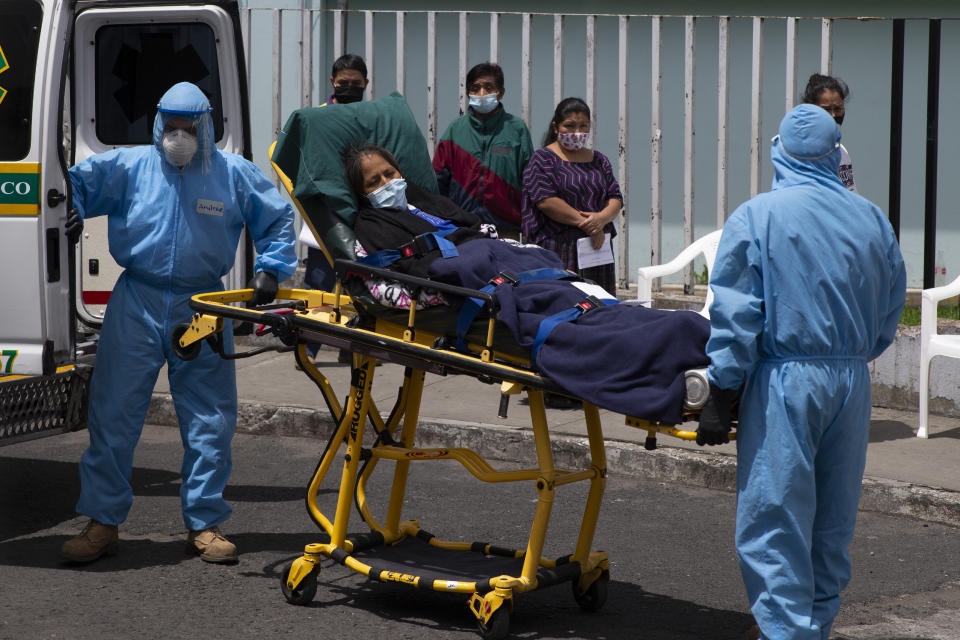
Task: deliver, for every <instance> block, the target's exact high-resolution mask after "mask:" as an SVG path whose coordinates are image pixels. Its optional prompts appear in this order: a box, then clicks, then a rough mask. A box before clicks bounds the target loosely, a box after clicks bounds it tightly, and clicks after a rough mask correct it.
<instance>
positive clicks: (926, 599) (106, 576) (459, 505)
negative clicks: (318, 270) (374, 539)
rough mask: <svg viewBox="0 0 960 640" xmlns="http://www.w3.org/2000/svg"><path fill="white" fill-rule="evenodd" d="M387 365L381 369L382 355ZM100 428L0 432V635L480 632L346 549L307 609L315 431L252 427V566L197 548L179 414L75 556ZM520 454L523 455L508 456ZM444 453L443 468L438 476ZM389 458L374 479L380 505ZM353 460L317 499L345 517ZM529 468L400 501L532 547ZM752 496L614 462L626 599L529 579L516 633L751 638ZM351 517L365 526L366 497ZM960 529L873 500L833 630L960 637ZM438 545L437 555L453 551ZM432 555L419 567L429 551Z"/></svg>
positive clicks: (574, 491)
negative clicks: (114, 531)
mask: <svg viewBox="0 0 960 640" xmlns="http://www.w3.org/2000/svg"><path fill="white" fill-rule="evenodd" d="M381 368H382V367H381ZM87 441H88V438H87V433H85V432H76V433H71V434H66V435H61V436H56V437H49V438H41V439H39V440H33V441H28V442H20V443H17V444H14V445H9V446H5V447H2V448H0V514H2V517H0V576H2V578H0V602H2V606H0V640H22V639H30V640H33V639H40V638H45V639H54V638H71V640H167V639H174V638H230V639H231V640H262V639H265V638H270V639H272V638H288V637H291V638H301V637H302V638H307V637H308V638H321V639H331V638H336V639H341V638H342V639H344V640H353V639H359V638H396V639H411V640H412V639H416V640H460V639H463V640H476V639H477V638H479V637H480V636H479V635H478V634H477V632H476V629H475V627H474V622H473V616H472V614H471V613H470V612H469V611H468V610H467V603H466V600H467V598H466V595H464V594H455V595H450V594H445V593H436V592H432V591H429V590H423V589H411V588H408V587H405V586H399V585H391V584H379V583H375V582H372V581H368V580H366V579H365V578H363V577H361V576H359V575H358V574H356V573H354V572H353V571H351V570H349V569H347V568H346V567H343V566H341V565H339V564H337V563H336V562H333V561H331V560H324V561H322V562H321V565H322V570H321V572H320V575H319V582H320V585H319V587H320V588H319V590H318V592H317V594H316V597H315V598H314V599H313V601H312V602H310V604H309V605H307V606H294V605H290V604H287V602H286V601H285V600H284V598H283V596H282V595H281V592H280V576H281V575H282V574H283V568H284V567H285V566H287V565H288V564H289V563H290V562H291V561H292V560H293V559H295V558H297V557H299V555H300V553H301V552H302V550H303V548H304V545H306V544H308V543H313V542H321V541H324V540H325V536H324V535H323V534H322V533H321V532H320V531H319V530H318V528H317V527H316V525H314V523H313V522H312V521H311V520H310V518H309V517H308V515H307V513H306V510H305V509H304V502H303V497H304V494H305V487H306V484H307V482H308V479H309V478H310V477H311V475H312V473H313V470H314V467H315V466H316V462H317V457H318V456H319V451H320V450H321V449H322V447H323V443H322V442H318V439H317V438H315V437H277V436H270V435H247V434H240V435H238V436H237V437H236V438H234V441H233V463H234V464H233V474H232V475H231V478H230V483H229V484H228V486H227V488H226V490H225V492H224V496H225V497H226V499H227V500H228V501H229V502H230V504H231V505H232V506H233V509H234V511H233V515H232V517H231V518H230V519H229V520H228V521H227V522H226V523H225V524H224V531H225V533H226V534H227V535H228V536H229V537H230V539H231V540H233V541H234V542H235V543H236V544H237V546H238V548H239V550H240V561H239V563H238V564H236V565H210V564H207V563H204V562H202V561H201V560H200V559H199V558H197V557H196V556H193V555H188V554H185V553H184V539H185V531H184V525H183V522H182V519H181V516H180V497H179V492H180V474H179V470H180V461H181V458H182V455H183V452H182V447H181V443H180V436H179V433H178V431H177V429H175V428H171V427H165V426H154V425H147V426H146V427H145V429H144V431H143V436H142V437H141V439H140V443H139V445H138V447H137V450H136V454H135V456H134V469H133V474H132V479H131V485H132V488H133V493H134V502H133V508H132V509H131V511H130V514H129V517H128V518H127V520H126V521H125V522H124V523H123V524H122V525H121V527H120V549H119V553H118V554H117V555H116V556H112V557H107V558H103V559H101V560H98V561H97V562H94V563H92V564H90V565H80V566H78V565H72V564H69V563H63V562H61V560H60V558H59V555H58V553H57V551H58V549H59V547H60V545H61V544H62V543H63V542H64V541H65V540H67V539H68V538H69V537H71V536H73V535H75V534H76V533H77V532H78V531H79V530H80V528H81V527H82V526H83V524H84V523H85V521H86V518H84V517H82V516H77V515H76V513H75V512H74V505H75V503H76V499H77V494H78V492H79V483H78V476H77V462H78V460H79V459H80V456H81V454H82V453H83V451H84V449H85V448H86V446H87ZM493 463H494V465H495V466H496V467H497V468H509V466H510V463H509V461H505V460H503V459H500V460H495V461H493ZM438 469H439V470H440V473H438ZM392 475H393V474H392V472H391V466H390V465H388V464H385V465H384V466H383V468H378V469H377V471H376V472H375V473H374V474H373V475H372V477H371V480H370V483H369V485H368V487H367V492H366V495H367V496H368V499H369V500H370V501H371V508H372V510H373V513H374V514H375V516H376V517H379V518H380V519H381V521H382V517H383V514H384V513H385V507H386V496H387V489H388V488H389V486H390V483H391V480H392ZM337 477H339V474H337V473H334V474H331V476H328V479H327V480H328V481H327V482H326V483H324V485H323V486H322V487H321V491H320V495H319V496H318V502H319V504H320V508H321V510H322V512H323V513H325V514H327V515H332V514H333V512H334V504H335V497H336V496H335V485H336V479H337ZM586 484H587V483H583V482H581V483H574V484H571V485H565V486H563V487H560V488H558V490H557V493H556V496H555V499H554V501H553V508H552V513H551V517H550V524H549V527H548V534H547V539H546V546H545V549H544V555H545V556H547V557H558V556H560V555H564V554H569V553H570V552H571V551H572V549H573V547H574V546H575V543H576V539H577V533H578V529H579V526H580V521H581V519H582V516H583V504H584V501H585V499H586V490H587V486H586ZM531 485H532V483H531V482H520V483H496V484H481V483H479V482H477V480H476V479H475V478H474V477H472V476H471V475H470V474H469V473H467V472H466V471H465V470H463V469H462V468H460V466H459V465H458V464H456V463H452V462H433V463H424V464H416V465H412V467H411V470H410V478H409V481H408V483H407V491H406V499H405V500H404V504H403V517H404V518H416V519H418V520H420V521H421V523H422V526H423V527H424V528H425V529H427V530H429V531H431V532H432V533H434V534H435V535H437V536H439V537H441V538H443V539H446V540H463V541H472V540H484V541H489V542H491V543H494V544H498V545H502V546H509V547H514V548H516V547H522V546H523V545H524V544H526V538H527V535H528V534H529V528H530V523H531V520H532V516H533V511H534V507H535V502H536V491H535V489H534V487H533V486H531ZM734 515H735V496H734V495H733V494H732V493H729V492H725V491H716V490H710V489H703V488H700V487H689V486H678V485H676V484H671V483H665V482H657V481H651V480H648V479H646V478H643V477H640V476H637V475H628V474H622V473H617V474H613V473H612V474H610V475H609V476H608V478H607V486H606V491H605V493H604V499H603V503H602V506H601V511H600V516H599V521H598V527H597V530H596V535H595V537H594V544H593V545H592V547H593V548H594V549H604V550H606V551H608V552H609V554H610V556H609V557H610V583H609V588H608V593H609V597H608V599H607V602H606V604H605V605H604V606H603V608H602V609H601V610H600V611H598V612H596V613H585V612H583V611H581V610H580V608H579V607H578V606H577V605H576V604H575V602H574V599H573V597H572V596H571V593H570V587H569V584H561V585H557V586H554V587H549V588H543V589H538V590H536V591H533V592H531V593H525V594H520V595H519V596H518V597H517V598H516V603H515V607H514V611H513V615H512V616H511V624H510V631H511V635H510V636H509V637H510V638H514V639H516V640H635V639H637V638H643V639H644V640H742V639H743V638H744V637H745V631H746V630H747V629H748V628H749V626H750V625H751V622H752V621H751V618H750V615H749V611H748V607H747V601H746V596H745V594H744V591H743V585H742V582H741V579H740V573H739V570H738V568H737V561H736V555H735V552H734V547H733V521H734ZM350 518H351V520H350V524H349V526H348V531H351V532H362V531H364V530H365V527H364V525H363V523H362V522H361V521H360V518H359V517H358V516H357V514H356V512H355V511H354V510H350ZM956 533H957V530H956V528H955V527H953V526H950V525H945V524H938V523H927V522H921V521H918V520H914V519H910V518H902V517H892V516H888V515H885V514H881V513H869V512H861V513H860V514H859V517H858V522H857V530H856V534H855V536H854V540H853V543H852V545H851V548H850V553H851V557H852V559H853V567H854V570H853V579H852V581H851V582H850V585H849V586H848V588H847V589H846V590H845V591H844V593H843V600H844V604H843V606H842V607H841V610H840V615H839V616H838V618H837V621H836V624H835V625H834V633H833V634H832V638H833V639H834V640H908V639H910V640H957V638H958V637H960V633H958V631H957V625H956V621H957V620H958V619H960V579H958V577H960V566H958V564H957V559H958V558H960V536H957V535H956ZM439 560H440V558H438V561H439ZM418 566H419V565H418Z"/></svg>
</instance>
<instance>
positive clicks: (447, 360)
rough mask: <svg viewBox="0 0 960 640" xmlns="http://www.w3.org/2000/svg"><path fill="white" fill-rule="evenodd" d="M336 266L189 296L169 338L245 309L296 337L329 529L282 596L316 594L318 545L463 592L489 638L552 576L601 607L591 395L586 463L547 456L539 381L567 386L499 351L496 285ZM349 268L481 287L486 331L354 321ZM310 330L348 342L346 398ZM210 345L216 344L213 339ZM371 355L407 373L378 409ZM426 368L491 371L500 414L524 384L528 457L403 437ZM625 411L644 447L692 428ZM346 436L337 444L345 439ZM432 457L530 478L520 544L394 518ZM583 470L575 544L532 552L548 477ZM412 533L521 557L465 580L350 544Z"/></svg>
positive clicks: (315, 488)
mask: <svg viewBox="0 0 960 640" xmlns="http://www.w3.org/2000/svg"><path fill="white" fill-rule="evenodd" d="M336 266H337V271H338V275H340V276H341V278H340V279H339V280H338V283H337V285H336V286H335V289H334V291H333V292H324V291H311V290H304V289H281V290H280V291H279V293H278V296H277V299H278V301H280V302H278V303H277V304H272V305H268V306H265V307H259V308H254V309H250V308H244V307H240V306H235V305H236V304H237V303H242V302H248V301H249V300H250V299H251V298H252V291H251V290H239V291H226V292H220V293H216V292H214V293H205V294H199V295H196V296H194V297H193V299H192V300H191V302H190V305H191V307H192V308H193V309H194V311H195V312H196V314H195V316H194V317H193V320H192V321H191V323H190V325H189V326H184V327H182V328H181V330H180V331H178V332H177V334H176V337H175V348H176V349H177V351H178V353H179V354H181V355H182V356H185V357H190V356H191V354H193V355H195V352H196V351H198V349H199V346H200V345H202V341H203V340H204V339H206V340H207V341H208V342H210V343H211V344H212V345H213V346H214V348H217V345H218V344H219V343H218V342H217V340H216V339H215V337H216V334H218V333H219V332H220V331H221V330H222V328H223V323H224V321H225V320H239V321H249V322H253V323H258V324H260V325H262V326H263V327H266V328H268V329H269V330H270V331H271V332H272V333H273V334H274V335H275V336H277V337H278V338H279V339H280V341H281V344H283V345H285V346H284V347H282V348H285V349H292V350H294V352H295V354H296V360H297V362H298V363H299V365H300V367H301V368H302V370H303V371H304V373H305V374H306V375H307V376H308V377H310V378H311V379H312V380H313V381H314V383H315V384H316V385H317V386H318V388H319V389H320V391H321V393H322V395H323V397H324V400H325V402H326V404H327V407H328V409H329V411H330V413H331V416H332V417H333V419H334V421H335V423H336V427H335V429H334V432H333V434H332V436H331V438H330V440H329V442H328V444H327V447H326V450H325V451H324V453H323V455H322V456H321V458H320V460H319V462H318V464H317V467H316V470H315V471H314V474H313V477H312V478H311V481H310V483H309V486H308V490H307V497H306V504H307V511H308V513H309V515H310V516H311V518H312V519H313V520H314V521H315V522H316V523H317V525H318V526H319V527H320V528H321V529H323V530H324V531H325V532H326V534H327V535H328V536H329V541H328V542H318V543H311V544H308V545H306V547H305V549H304V553H303V555H302V556H301V557H300V558H298V559H297V560H295V561H294V562H293V563H291V564H290V565H289V566H287V567H286V568H285V569H284V571H283V573H282V574H281V589H282V592H283V594H284V596H285V597H286V599H287V600H288V601H289V602H291V603H293V604H301V605H302V604H307V603H309V602H310V601H311V600H312V599H313V597H314V595H315V594H316V590H317V576H318V574H319V571H320V561H321V559H322V558H331V559H333V560H335V561H336V562H338V563H340V564H342V565H344V566H346V567H348V568H349V569H351V570H353V571H355V572H356V573H359V574H361V575H364V576H366V577H368V578H369V579H372V580H376V581H380V582H391V583H399V584H405V585H408V586H412V587H415V588H429V589H433V590H435V591H442V592H446V593H461V594H469V596H470V600H469V608H470V611H471V612H472V613H473V615H474V616H475V618H476V621H477V624H478V626H479V629H480V632H481V635H482V636H483V637H484V638H487V639H491V638H503V637H505V636H506V635H507V632H508V630H509V621H510V612H511V611H512V608H513V598H514V596H515V595H516V594H520V593H526V592H528V591H532V590H534V589H538V588H542V587H545V586H549V585H553V584H557V583H559V582H564V581H569V582H571V585H572V591H573V595H574V598H575V599H576V601H577V602H578V604H579V605H580V606H581V608H583V609H584V610H587V611H596V610H599V609H600V608H601V607H602V606H603V603H604V601H605V600H606V590H607V582H608V581H609V562H608V558H607V552H606V551H596V550H593V549H592V548H591V546H592V541H593V536H594V532H595V530H596V526H597V519H598V515H599V510H600V506H601V503H602V497H603V492H604V488H605V482H606V473H607V469H606V457H605V447H604V442H603V434H602V429H601V423H600V414H599V409H598V408H597V406H596V405H594V404H592V403H590V402H586V401H584V402H583V412H584V419H585V423H586V430H587V439H588V443H589V451H590V459H589V461H588V462H587V464H586V466H584V467H583V468H581V469H575V470H566V469H559V468H557V467H556V466H555V464H554V459H553V454H552V451H551V444H550V432H549V429H548V425H547V418H546V411H545V406H544V394H545V393H548V392H549V393H558V394H563V395H569V394H567V392H565V391H564V390H563V389H562V388H560V387H558V386H557V385H556V384H555V383H554V382H553V381H551V380H550V379H549V378H547V377H545V376H542V375H540V374H538V373H536V372H534V371H532V370H530V369H529V364H528V363H526V362H520V361H517V359H516V358H511V357H510V356H509V355H506V354H499V353H498V352H497V351H496V350H495V348H494V345H493V344H492V341H493V335H494V324H495V322H496V319H495V315H496V314H495V311H496V308H495V305H496V300H495V298H494V297H493V295H492V294H489V293H485V292H480V291H475V290H471V289H464V288H461V287H454V286H450V285H443V284H440V283H436V282H433V281H430V280H424V279H421V278H416V277H413V276H407V275H403V274H397V273H394V272H390V271H386V270H382V269H376V268H374V267H369V266H366V265H362V264H359V263H356V262H351V261H344V260H338V261H336ZM347 272H363V273H366V274H368V275H379V276H384V275H389V276H390V277H392V278H394V279H396V280H400V281H402V282H405V283H407V284H409V285H411V286H430V287H433V288H435V289H438V290H440V291H441V292H443V293H445V294H450V295H460V296H469V297H475V298H480V299H483V300H486V301H487V302H488V304H491V305H493V311H494V312H493V313H491V314H490V318H489V319H488V320H487V322H488V328H487V331H486V340H485V341H484V343H482V344H476V343H470V344H468V351H467V352H461V351H456V350H453V349H450V348H447V346H446V342H445V340H444V339H443V337H442V336H440V335H438V334H434V333H431V332H429V331H424V330H422V329H420V328H418V327H417V326H416V317H417V314H418V311H417V309H416V306H415V305H413V306H412V308H411V309H410V310H409V311H408V312H407V323H406V325H405V326H404V325H401V324H398V323H396V322H390V321H387V320H384V319H381V318H367V319H365V321H364V322H358V320H359V319H360V316H359V315H357V309H356V307H355V305H354V302H353V300H352V299H351V298H350V296H348V295H347V294H345V293H344V292H343V290H342V287H341V284H340V282H341V281H343V280H344V276H346V275H347ZM420 313H423V312H420ZM307 342H316V343H321V344H325V345H329V346H331V347H334V348H340V349H347V350H348V351H350V352H351V353H353V354H354V356H353V369H352V375H351V383H350V390H349V394H348V395H347V399H346V404H345V405H344V406H341V405H340V403H339V400H338V397H337V394H336V392H335V391H334V389H333V387H332V385H331V383H330V381H329V380H328V379H327V378H326V376H325V375H324V374H323V372H322V371H320V370H319V369H318V368H317V367H316V366H315V365H314V363H313V361H312V359H311V358H309V357H308V355H307V351H306V347H307ZM219 350H220V351H221V353H222V344H220V347H219ZM261 350H262V349H258V350H256V351H257V352H259V351H261ZM238 355H244V354H238ZM234 357H236V356H234ZM380 361H382V362H391V363H395V364H400V365H402V366H404V367H405V372H404V381H403V385H402V386H401V388H400V390H399V391H398V395H397V400H396V404H395V405H394V407H393V409H392V410H391V412H390V414H389V417H388V418H387V419H386V420H385V421H384V420H383V418H382V417H381V416H380V413H379V411H378V410H377V408H376V406H375V404H374V402H373V400H372V389H373V383H374V378H375V375H374V374H375V368H376V364H377V363H378V362H380ZM428 372H429V373H435V374H439V375H448V374H461V375H469V376H472V377H474V378H476V379H478V380H480V381H482V382H485V383H499V384H500V390H501V393H502V400H501V406H500V411H501V414H502V415H505V411H506V406H507V402H508V398H509V397H510V396H512V395H516V394H519V393H526V394H527V397H528V399H529V411H530V422H531V426H532V430H533V436H534V444H535V451H536V459H537V463H536V466H534V467H530V468H524V469H517V470H497V469H496V468H495V467H494V466H493V465H491V464H490V463H489V462H488V461H486V460H485V459H484V458H483V457H481V456H480V455H479V454H478V453H477V452H475V451H473V450H472V449H467V448H417V447H415V446H413V444H414V441H415V436H416V429H417V424H418V421H419V411H420V403H421V398H422V394H423V388H424V377H425V374H426V373H428ZM694 417H695V412H693V411H687V412H686V414H685V419H693V418H694ZM368 420H369V422H370V423H371V425H372V429H373V435H374V436H375V440H374V443H373V445H372V446H364V433H365V430H366V426H367V422H368ZM626 424H628V425H630V426H633V427H636V428H640V429H644V430H646V431H647V434H648V442H647V444H648V448H651V447H650V446H649V445H650V439H651V438H652V439H655V438H656V435H657V433H666V434H669V435H673V436H676V437H680V438H685V439H693V438H694V437H695V432H692V431H684V430H682V429H679V428H677V426H676V425H669V424H662V423H656V422H650V421H647V420H643V419H640V418H632V417H627V418H626ZM342 449H343V450H345V451H343V452H341V450H342ZM341 455H343V466H342V470H341V473H340V483H339V489H338V496H337V503H336V508H335V513H334V514H333V516H332V518H331V517H328V516H327V515H326V514H324V513H323V512H322V511H321V509H320V507H319V505H318V504H317V496H318V494H319V491H320V488H321V485H322V484H323V482H324V479H325V478H326V476H327V475H328V473H329V472H330V471H331V469H332V468H333V466H334V464H335V461H336V460H337V458H338V457H339V456H341ZM380 460H392V461H393V462H394V463H395V466H394V469H393V482H392V487H391V490H390V495H389V498H388V501H387V512H386V517H385V519H384V521H383V522H382V523H381V522H380V521H378V520H377V519H376V517H375V516H374V515H373V513H372V511H371V508H370V504H369V502H368V500H367V492H366V488H367V483H368V480H369V478H370V476H371V474H372V473H373V470H374V469H375V468H376V466H377V463H378V462H379V461H380ZM432 460H455V461H457V462H459V463H460V464H461V465H462V466H463V467H464V468H465V469H466V470H467V471H468V472H470V473H471V474H472V475H473V476H474V477H476V478H477V479H478V480H480V481H482V482H532V483H534V484H535V487H536V490H537V495H538V499H537V505H536V507H535V512H534V518H533V523H532V526H531V529H530V533H529V537H528V540H527V542H526V546H525V548H524V549H509V548H504V547H501V546H498V545H495V544H489V543H478V542H463V541H448V540H442V539H440V538H437V537H435V536H434V535H432V534H430V533H427V532H425V531H424V530H422V529H421V528H420V525H419V521H417V520H404V519H402V505H403V500H404V495H405V491H406V483H407V476H408V473H409V465H410V463H411V462H426V461H432ZM582 481H586V482H589V484H590V486H589V491H588V496H587V500H586V504H585V506H584V513H583V518H582V521H581V524H580V530H579V533H578V536H577V540H576V544H575V548H574V551H573V552H572V553H571V554H569V555H566V556H562V557H560V558H556V559H551V558H545V557H542V552H543V545H544V539H545V537H546V531H547V527H548V524H549V519H550V513H551V508H552V505H553V501H554V497H555V492H556V489H557V488H558V487H561V486H565V485H568V484H572V483H574V482H582ZM353 503H356V507H357V509H358V511H359V513H360V516H361V519H362V521H363V523H364V524H366V525H367V526H368V527H369V532H366V533H361V534H354V535H348V533H347V531H348V525H349V520H350V512H351V505H352V504H353ZM412 539H419V540H420V541H422V542H425V543H426V544H428V545H430V546H431V547H432V548H435V549H436V550H437V551H438V552H442V551H444V550H447V551H459V552H463V551H474V552H478V553H482V554H484V555H485V556H499V557H508V558H514V559H516V560H522V563H523V564H522V569H521V571H520V572H519V573H518V575H508V574H500V575H496V576H493V577H490V578H488V579H486V580H485V581H481V580H462V579H459V578H456V577H445V576H443V575H439V576H438V575H435V572H432V571H428V572H426V573H423V572H421V573H419V574H418V573H416V572H413V571H414V570H410V571H407V570H404V571H395V570H393V569H392V568H391V567H389V566H388V567H384V566H379V565H378V563H376V562H372V561H371V562H365V561H364V560H363V559H362V558H361V557H358V554H359V553H361V552H363V551H364V550H366V549H370V548H371V547H391V546H394V545H398V543H401V542H403V541H405V540H412Z"/></svg>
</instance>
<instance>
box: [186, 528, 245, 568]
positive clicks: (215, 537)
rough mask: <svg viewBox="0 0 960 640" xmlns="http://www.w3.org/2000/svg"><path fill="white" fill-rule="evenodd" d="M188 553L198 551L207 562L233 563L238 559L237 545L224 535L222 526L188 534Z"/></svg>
mask: <svg viewBox="0 0 960 640" xmlns="http://www.w3.org/2000/svg"><path fill="white" fill-rule="evenodd" d="M187 553H196V554H199V555H200V559H201V560H204V561H206V562H215V563H232V562H236V561H237V556H238V554H237V545H235V544H233V543H232V542H230V541H229V540H227V539H226V538H224V537H223V534H222V533H220V527H210V528H208V529H204V530H203V531H191V532H190V533H189V534H187Z"/></svg>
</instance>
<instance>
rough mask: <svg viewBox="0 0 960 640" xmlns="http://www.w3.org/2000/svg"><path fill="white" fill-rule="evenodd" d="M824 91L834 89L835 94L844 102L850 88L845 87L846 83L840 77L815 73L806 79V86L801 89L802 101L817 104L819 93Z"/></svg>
mask: <svg viewBox="0 0 960 640" xmlns="http://www.w3.org/2000/svg"><path fill="white" fill-rule="evenodd" d="M824 91H836V92H837V95H838V96H840V99H841V100H843V101H844V102H846V101H847V98H848V97H849V96H850V89H849V88H848V87H847V83H846V82H844V81H843V80H841V79H840V78H835V77H833V76H825V75H823V74H820V73H815V74H813V75H811V76H810V79H809V80H807V87H806V89H804V90H803V101H804V102H806V103H807V104H817V101H818V100H819V99H820V94H821V93H823V92H824Z"/></svg>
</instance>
